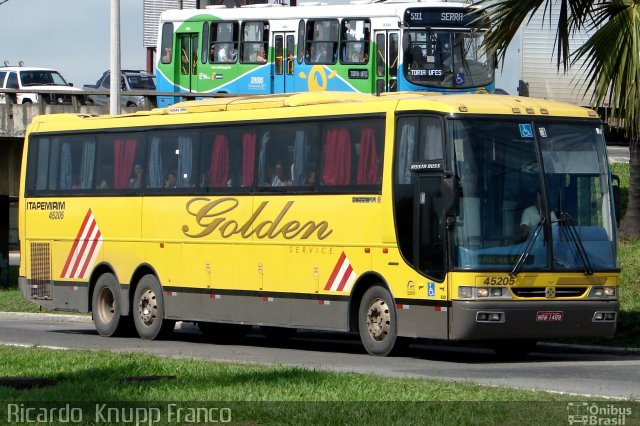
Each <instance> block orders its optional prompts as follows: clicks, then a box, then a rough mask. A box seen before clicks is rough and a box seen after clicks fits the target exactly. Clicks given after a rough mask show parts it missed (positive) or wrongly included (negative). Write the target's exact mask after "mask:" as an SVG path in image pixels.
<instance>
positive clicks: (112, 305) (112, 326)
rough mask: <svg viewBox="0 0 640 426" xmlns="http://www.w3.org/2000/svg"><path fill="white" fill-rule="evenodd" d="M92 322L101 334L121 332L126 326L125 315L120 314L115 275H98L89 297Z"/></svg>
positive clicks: (118, 292) (111, 334) (117, 333)
mask: <svg viewBox="0 0 640 426" xmlns="http://www.w3.org/2000/svg"><path fill="white" fill-rule="evenodd" d="M91 306H92V310H93V324H94V325H95V327H96V330H98V333H99V334H100V335H101V336H106V337H109V336H116V335H120V334H123V332H124V331H125V330H126V328H127V321H126V319H127V318H126V317H123V316H122V303H121V299H120V285H119V284H118V280H117V279H116V277H115V275H113V274H112V273H106V274H102V275H100V278H98V281H97V282H96V286H95V288H94V290H93V296H92V297H91Z"/></svg>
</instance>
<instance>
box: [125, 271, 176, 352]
mask: <svg viewBox="0 0 640 426" xmlns="http://www.w3.org/2000/svg"><path fill="white" fill-rule="evenodd" d="M133 322H134V323H135V325H136V330H137V331H138V335H140V337H141V338H143V339H145V340H155V339H160V338H163V337H166V336H167V335H168V334H170V333H171V332H172V331H173V327H174V326H175V321H173V320H168V319H166V318H165V317H164V297H163V295H162V287H161V286H160V283H159V282H158V279H157V278H156V277H155V276H153V275H150V274H149V275H145V276H144V277H142V279H141V280H140V282H139V283H138V286H137V287H136V291H135V293H134V296H133Z"/></svg>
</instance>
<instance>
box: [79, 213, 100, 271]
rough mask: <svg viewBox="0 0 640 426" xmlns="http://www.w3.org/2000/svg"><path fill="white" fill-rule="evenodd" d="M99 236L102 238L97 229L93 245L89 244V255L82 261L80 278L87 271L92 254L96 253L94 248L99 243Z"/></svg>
mask: <svg viewBox="0 0 640 426" xmlns="http://www.w3.org/2000/svg"><path fill="white" fill-rule="evenodd" d="M94 223H95V222H94ZM101 236H102V234H101V233H100V230H99V229H98V233H97V234H96V237H95V238H94V240H93V243H92V244H91V247H90V248H89V254H88V255H87V258H86V259H85V260H84V264H83V265H82V270H81V271H80V275H79V277H80V278H81V277H84V273H85V272H86V271H87V267H88V266H89V263H91V258H92V257H93V252H95V251H96V246H97V245H98V243H99V242H100V237H101Z"/></svg>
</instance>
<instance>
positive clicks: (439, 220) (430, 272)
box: [413, 173, 451, 339]
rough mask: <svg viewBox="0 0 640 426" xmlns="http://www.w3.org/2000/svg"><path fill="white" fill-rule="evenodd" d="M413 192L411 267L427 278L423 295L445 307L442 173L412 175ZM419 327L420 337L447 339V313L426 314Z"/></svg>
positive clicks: (432, 312)
mask: <svg viewBox="0 0 640 426" xmlns="http://www.w3.org/2000/svg"><path fill="white" fill-rule="evenodd" d="M414 191H415V197H416V198H417V200H418V202H417V203H415V204H414V205H415V209H414V235H417V236H418V237H417V238H414V242H413V244H414V247H413V253H414V260H413V264H414V267H416V268H417V269H418V270H419V271H420V272H421V273H422V274H424V275H426V276H427V279H426V281H427V283H426V286H425V287H426V290H427V291H426V293H427V297H428V298H429V299H431V300H432V301H433V303H436V305H437V304H442V306H445V305H446V302H447V286H446V282H445V277H446V269H445V268H446V244H445V241H446V236H445V233H446V220H445V212H446V211H447V209H448V208H447V206H448V205H449V203H448V201H449V199H450V198H451V197H450V196H449V197H447V195H446V194H447V191H446V189H445V185H444V180H443V176H442V174H441V173H415V174H414ZM426 315H427V317H426V318H425V321H424V322H423V323H422V325H421V327H422V328H423V329H422V331H421V332H420V334H419V335H420V336H422V337H430V338H442V339H446V338H447V337H448V331H447V330H448V326H447V324H448V314H447V310H444V309H443V310H440V311H438V310H434V311H429V312H428V313H427V314H426Z"/></svg>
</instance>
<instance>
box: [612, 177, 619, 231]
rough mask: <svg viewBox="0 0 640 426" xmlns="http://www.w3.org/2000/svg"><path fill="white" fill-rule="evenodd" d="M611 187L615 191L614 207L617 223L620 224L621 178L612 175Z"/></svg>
mask: <svg viewBox="0 0 640 426" xmlns="http://www.w3.org/2000/svg"><path fill="white" fill-rule="evenodd" d="M611 185H612V189H613V207H614V209H615V213H616V223H618V224H619V223H620V176H618V175H613V174H612V175H611Z"/></svg>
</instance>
